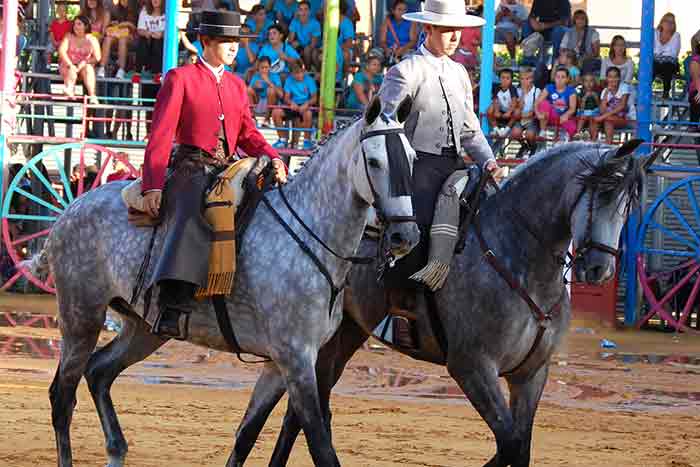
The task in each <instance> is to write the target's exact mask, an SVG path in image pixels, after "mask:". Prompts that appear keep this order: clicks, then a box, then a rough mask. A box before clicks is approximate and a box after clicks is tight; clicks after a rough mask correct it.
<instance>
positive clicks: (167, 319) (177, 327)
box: [152, 279, 197, 340]
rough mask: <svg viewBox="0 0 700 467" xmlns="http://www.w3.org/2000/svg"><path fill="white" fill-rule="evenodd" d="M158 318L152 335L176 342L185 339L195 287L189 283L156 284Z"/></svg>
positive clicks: (169, 282)
mask: <svg viewBox="0 0 700 467" xmlns="http://www.w3.org/2000/svg"><path fill="white" fill-rule="evenodd" d="M158 286H159V287H160V293H159V294H158V318H156V321H155V323H154V324H153V330H152V331H153V334H157V335H159V336H161V337H167V338H171V339H177V340H186V339H187V328H188V322H189V319H190V317H189V315H190V313H191V312H192V308H193V307H194V304H195V303H194V293H195V291H196V289H197V286H196V285H194V284H191V283H189V282H184V281H177V280H171V279H168V280H163V281H161V282H159V283H158Z"/></svg>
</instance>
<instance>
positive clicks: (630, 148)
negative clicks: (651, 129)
mask: <svg viewBox="0 0 700 467" xmlns="http://www.w3.org/2000/svg"><path fill="white" fill-rule="evenodd" d="M642 143H644V140H643V139H639V138H637V139H631V140H629V141H627V142H626V143H625V144H623V145H622V146H620V147H619V148H618V149H617V151H615V155H614V156H613V157H615V158H623V157H627V156H629V155H631V154H634V151H636V150H637V148H638V147H639V146H641V144H642Z"/></svg>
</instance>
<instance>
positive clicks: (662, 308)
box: [637, 176, 700, 332]
mask: <svg viewBox="0 0 700 467" xmlns="http://www.w3.org/2000/svg"><path fill="white" fill-rule="evenodd" d="M699 198H700V176H694V177H688V178H686V179H683V180H681V181H679V182H677V183H675V184H673V185H671V186H670V187H669V188H668V189H666V190H665V191H664V192H663V193H662V194H661V195H660V196H659V197H658V198H657V199H656V200H655V201H654V204H652V205H651V207H650V208H649V210H648V211H647V212H646V214H645V215H644V219H643V221H642V225H641V228H640V231H639V238H638V240H637V241H638V245H640V247H639V254H638V256H637V266H638V267H637V270H638V274H639V281H640V283H641V286H642V290H643V292H644V296H645V298H646V300H647V303H648V310H647V311H646V313H645V314H644V316H643V317H642V318H641V319H640V320H639V321H638V322H637V326H638V327H641V326H645V325H648V324H649V323H650V321H652V320H655V321H659V322H660V323H661V324H662V325H664V326H671V327H672V328H674V329H675V330H676V331H681V330H683V331H688V332H700V203H699V202H698V199H699Z"/></svg>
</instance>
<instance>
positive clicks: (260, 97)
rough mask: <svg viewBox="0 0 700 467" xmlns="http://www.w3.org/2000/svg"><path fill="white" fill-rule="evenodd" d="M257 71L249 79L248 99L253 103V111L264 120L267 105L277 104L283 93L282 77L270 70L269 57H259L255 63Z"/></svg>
mask: <svg viewBox="0 0 700 467" xmlns="http://www.w3.org/2000/svg"><path fill="white" fill-rule="evenodd" d="M256 68H257V73H255V74H254V75H253V77H252V78H251V79H250V84H249V85H248V99H250V103H251V104H253V105H255V113H256V114H263V115H264V116H265V121H267V119H268V118H269V112H268V106H270V105H275V104H277V101H278V99H279V98H280V97H282V96H283V95H284V90H283V88H282V79H281V78H280V75H279V73H271V72H270V59H269V58H268V57H260V58H259V59H258V61H257V64H256Z"/></svg>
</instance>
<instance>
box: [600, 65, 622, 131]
mask: <svg viewBox="0 0 700 467" xmlns="http://www.w3.org/2000/svg"><path fill="white" fill-rule="evenodd" d="M605 79H606V80H607V83H608V85H607V87H606V88H605V89H603V93H602V94H601V95H600V115H599V116H598V117H596V118H595V121H596V123H602V124H603V127H604V128H605V142H606V143H608V144H612V142H613V136H614V133H615V128H623V127H625V126H626V125H627V112H628V110H629V109H628V106H627V102H628V99H629V96H630V89H629V86H627V84H625V83H623V82H622V80H621V79H620V70H619V69H618V68H616V67H610V68H608V74H607V75H606V76H605Z"/></svg>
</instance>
